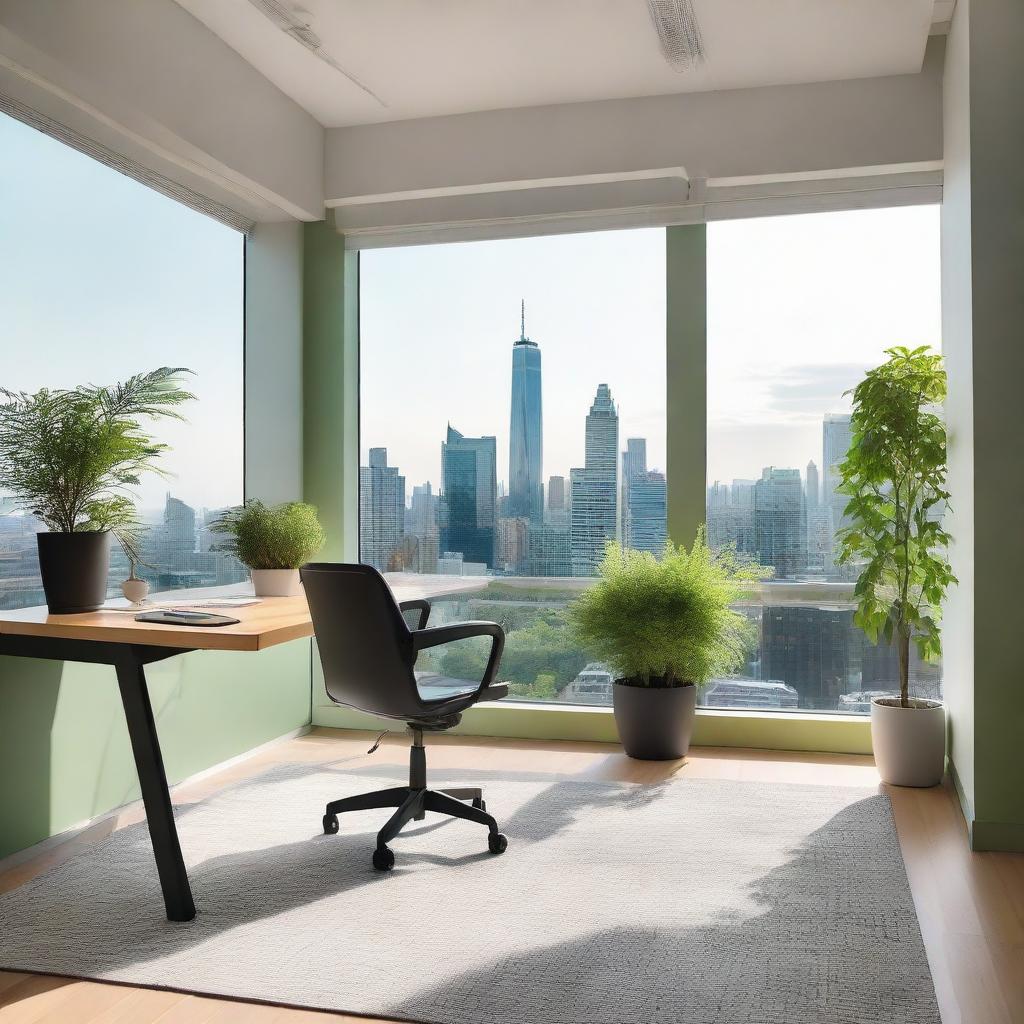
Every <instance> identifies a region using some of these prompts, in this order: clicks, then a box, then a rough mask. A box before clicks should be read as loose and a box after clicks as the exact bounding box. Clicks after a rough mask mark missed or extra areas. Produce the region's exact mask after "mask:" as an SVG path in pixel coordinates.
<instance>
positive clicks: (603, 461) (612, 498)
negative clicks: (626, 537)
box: [569, 384, 622, 576]
mask: <svg viewBox="0 0 1024 1024" xmlns="http://www.w3.org/2000/svg"><path fill="white" fill-rule="evenodd" d="M569 492H570V500H571V502H572V511H571V527H570V534H571V536H570V546H571V551H572V571H573V575H574V576H593V575H594V574H595V573H596V572H597V567H598V565H599V564H600V562H601V559H602V558H603V557H604V548H605V545H606V544H607V543H608V541H617V540H621V539H622V534H621V522H620V514H619V512H620V510H619V498H620V495H619V414H618V412H617V411H616V409H615V403H614V402H613V401H612V395H611V391H609V390H608V385H607V384H599V385H598V388H597V394H596V395H595V396H594V404H593V405H592V406H591V407H590V412H589V413H588V414H587V423H586V432H585V437H584V465H583V467H582V468H577V469H571V470H570V471H569Z"/></svg>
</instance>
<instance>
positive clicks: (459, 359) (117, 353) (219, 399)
mask: <svg viewBox="0 0 1024 1024" xmlns="http://www.w3.org/2000/svg"><path fill="white" fill-rule="evenodd" d="M360 298H361V301H360V325H361V353H360V362H361V375H362V389H361V401H360V406H361V447H362V460H363V464H365V462H366V457H367V450H368V448H369V447H371V446H373V447H377V446H383V447H386V448H388V450H389V456H390V460H391V464H392V465H398V466H399V467H400V469H401V470H402V472H403V473H404V474H405V476H406V478H407V490H408V492H411V488H412V486H413V485H414V484H418V483H422V482H424V481H427V480H430V481H431V482H432V483H433V484H434V486H435V489H436V487H437V486H438V484H439V483H440V480H439V477H440V452H441V442H442V440H443V438H444V435H445V429H446V427H447V425H448V423H451V424H452V426H454V427H455V428H456V429H458V430H460V431H462V432H463V433H464V434H466V435H469V436H479V435H483V434H493V435H495V436H496V438H497V451H498V477H499V480H502V481H504V480H507V478H508V425H509V398H510V389H511V366H512V358H511V349H512V345H513V343H514V342H515V340H516V339H517V338H518V337H519V309H520V301H521V300H525V303H526V332H527V334H528V335H529V336H530V337H531V338H532V339H533V340H534V341H535V342H537V344H538V345H539V346H540V349H541V353H542V359H543V403H544V476H545V478H547V477H548V476H550V475H553V474H558V475H567V474H568V471H569V469H570V468H571V467H573V466H579V465H582V464H583V441H584V423H585V417H586V414H587V411H588V409H589V407H590V403H591V402H592V400H593V397H594V392H595V391H596V389H597V386H598V384H600V383H607V384H608V385H609V387H610V388H611V392H612V396H613V398H614V400H615V402H616V404H617V406H618V408H619V412H620V417H621V420H620V438H621V444H620V447H623V448H624V447H625V439H626V438H627V437H646V438H647V442H648V465H649V467H651V468H659V469H664V468H665V341H664V338H665V233H664V231H663V230H662V229H643V230H634V231H614V232H596V233H588V234H573V235H561V236H551V237H545V238H528V239H514V240H505V241H491V242H468V243H459V244H449V245H432V246H418V247H409V248H395V249H381V250H371V251H367V252H364V253H363V254H362V257H361V297H360ZM939 310H940V306H939V213H938V207H936V206H925V207H904V208H898V209H887V210H861V211H851V212H844V213H827V214H811V215H803V216H790V217H766V218H759V219H749V220H734V221H719V222H713V223H711V224H709V225H708V466H707V476H708V480H709V482H710V481H713V480H726V481H729V480H732V479H734V478H747V479H750V478H754V477H757V476H759V475H760V473H761V470H762V468H763V467H764V466H768V465H775V466H784V467H798V468H800V469H801V470H803V468H804V467H805V466H806V464H807V462H808V460H809V459H814V460H815V461H816V462H818V463H819V464H820V461H821V421H822V417H823V415H824V414H825V413H826V412H835V411H843V410H844V409H848V407H849V404H848V400H846V399H844V398H843V391H845V390H846V389H847V388H850V387H852V386H853V385H854V384H855V383H856V381H857V379H858V377H859V376H860V374H861V373H863V371H864V370H865V369H866V368H868V367H869V366H871V365H874V364H876V363H877V362H879V361H880V360H881V359H882V358H883V351H884V349H885V348H886V347H887V346H889V345H893V344H907V345H917V344H931V345H934V346H938V345H939V341H940V338H939ZM242 321H243V240H242V236H241V235H240V234H239V233H238V232H236V231H234V230H232V229H230V228H227V227H224V226H223V225H221V224H218V223H217V222H215V221H213V220H211V219H209V218H207V217H204V216H202V215H201V214H198V213H194V212H193V211H191V210H188V209H187V208H185V207H183V206H181V205H180V204H178V203H176V202H174V201H173V200H171V199H168V198H166V197H164V196H161V195H159V194H158V193H155V192H153V191H152V190H150V189H148V188H146V187H144V186H142V185H140V184H138V183H136V182H134V181H132V180H131V179H129V178H127V177H125V176H123V175H121V174H118V173H116V172H114V171H112V170H110V169H109V168H106V167H103V166H101V165H100V164H98V163H96V162H95V161H93V160H91V159H89V158H88V157H85V156H83V155H81V154H79V153H76V152H75V151H74V150H71V149H69V148H67V147H66V146H64V145H62V144H60V143H58V142H56V141H54V140H52V139H50V138H48V137H47V136H45V135H43V134H41V133H39V132H36V131H34V130H33V129H31V128H28V127H26V126H24V125H22V124H20V123H19V122H17V121H14V120H13V119H11V118H8V117H5V116H3V115H0V383H2V385H3V386H5V387H9V388H14V389H24V390H35V389H37V388H39V387H43V386H47V387H73V386H75V385H76V384H79V383H81V382H90V383H112V382H114V381H117V380H123V379H124V378H125V377H128V376H130V375H132V374H134V373H138V372H142V371H144V370H148V369H151V368H153V367H156V366H161V365H167V364H171V365H184V366H188V367H190V368H191V369H193V370H194V371H195V376H194V377H193V378H191V380H190V389H191V390H192V391H194V392H195V393H196V394H197V396H198V398H199V400H198V401H197V402H194V403H191V404H190V405H189V407H187V409H186V414H187V416H188V423H185V424H176V423H166V424H160V425H159V427H158V428H157V429H156V431H155V432H156V433H157V435H158V437H159V438H160V439H161V440H164V441H167V442H168V443H169V444H171V446H172V451H171V452H170V453H169V454H168V455H167V456H166V457H165V458H164V459H163V464H164V466H165V467H166V468H167V470H168V471H169V472H170V473H171V474H172V476H171V479H170V480H167V481H164V480H161V479H159V478H155V477H154V478H150V479H149V480H147V481H146V482H145V483H144V485H143V487H142V489H141V504H142V506H143V507H144V508H146V509H153V508H157V507H160V506H162V504H163V495H164V493H165V492H166V491H167V490H171V491H172V492H173V493H174V494H175V495H177V496H179V497H181V498H182V499H183V500H184V501H186V502H188V503H189V504H190V505H193V506H195V507H218V506H221V505H226V504H231V503H234V502H237V501H239V500H240V499H241V495H242V463H243V459H242V443H243V436H242V432H243V423H242V398H243V395H242V351H243V347H242V330H243V322H242ZM211 439H213V443H212V442H211Z"/></svg>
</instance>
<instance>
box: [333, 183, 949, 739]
mask: <svg viewBox="0 0 1024 1024" xmlns="http://www.w3.org/2000/svg"><path fill="white" fill-rule="evenodd" d="M874 198H875V197H869V198H864V197H858V201H854V202H851V203H849V204H845V203H844V204H840V205H838V206H834V205H832V204H825V205H824V206H822V205H821V204H817V203H809V204H806V205H804V204H800V206H801V208H799V209H794V208H790V207H786V208H785V209H777V210H776V209H764V208H762V209H757V208H753V209H746V208H745V209H743V210H742V211H739V210H737V211H735V212H733V213H732V216H740V217H743V218H745V219H746V218H752V217H758V216H773V215H776V214H783V213H785V214H793V213H817V212H831V211H832V210H833V209H859V208H866V207H872V208H880V209H884V208H890V207H898V206H903V205H934V204H935V202H936V197H935V196H933V195H932V194H931V193H930V192H927V193H922V194H921V195H920V196H917V197H915V200H916V201H913V202H910V203H908V202H906V201H903V202H896V201H893V198H892V197H888V196H880V197H877V199H878V200H882V201H871V200H872V199H874ZM904 198H905V197H904ZM885 199H888V201H884V200H885ZM725 216H726V217H728V216H729V214H725ZM708 219H714V218H713V217H712V218H708ZM625 226H627V225H623V224H616V225H615V227H616V228H620V229H621V228H622V227H625ZM637 226H640V225H639V224H638V225H637ZM644 226H650V225H644ZM545 228H546V233H552V234H555V233H560V226H559V225H557V224H551V223H549V224H546V225H545ZM561 228H562V230H577V231H578V230H579V226H578V224H574V225H572V227H571V228H570V227H569V224H568V223H567V224H566V225H563V226H561ZM664 231H665V253H666V260H665V274H666V282H665V284H666V293H665V301H666V338H665V359H666V379H665V386H666V394H665V403H666V404H665V408H666V477H667V517H668V535H669V537H670V538H671V539H672V540H673V541H674V542H676V543H685V544H687V545H689V544H690V543H692V541H693V538H694V537H695V536H696V532H697V529H698V528H699V526H700V525H701V524H703V523H704V521H705V519H706V499H707V492H706V487H707V481H706V476H707V219H702V220H699V221H691V222H687V223H681V224H671V225H668V226H665V227H664ZM530 233H533V232H530ZM538 233H540V232H538ZM487 237H493V238H494V239H499V238H503V237H509V235H507V234H505V233H502V232H500V231H495V232H494V234H493V236H492V235H488V236H487ZM418 241H422V242H427V241H439V239H422V240H421V239H414V238H409V239H408V240H406V239H402V240H394V239H388V240H387V241H386V243H385V244H388V245H394V244H403V242H404V243H405V244H409V245H412V244H416V243H417V242H418ZM345 244H346V247H347V248H348V251H347V252H346V275H345V276H346V281H345V284H346V330H345V336H344V347H345V350H346V353H347V357H348V358H349V359H351V360H354V362H355V365H356V367H358V350H359V330H358V287H359V284H358V282H359V269H358V261H359V251H360V249H361V248H370V247H373V242H372V240H370V239H368V238H363V237H361V238H358V239H350V240H348V241H347V242H346V243H345ZM350 288H351V289H353V292H349V289H350ZM353 293H354V294H353ZM350 306H352V307H354V311H353V315H351V316H349V315H348V312H349V309H348V307H350ZM357 376H358V373H357ZM353 390H354V392H355V395H354V401H355V409H356V414H355V425H356V429H355V430H354V431H348V432H346V433H345V434H344V435H343V436H344V437H345V442H344V446H343V447H344V449H345V455H344V464H345V466H346V467H347V468H348V472H347V473H346V480H345V483H346V486H345V490H346V491H347V492H348V493H349V494H351V495H352V505H353V506H355V509H356V514H355V515H354V516H353V517H352V518H353V519H354V529H352V530H348V531H346V540H345V549H346V552H347V553H348V557H357V552H358V551H359V540H360V538H359V517H358V512H357V510H358V494H359V471H358V466H359V453H360V452H361V450H362V446H361V441H362V439H361V436H360V432H361V417H360V416H359V412H358V409H359V401H360V398H361V392H362V388H361V381H358V380H357V383H356V386H355V387H354V389H353ZM320 691H321V696H320V699H319V700H317V701H316V702H315V706H314V713H313V724H314V725H326V726H336V727H343V728H365V729H371V728H374V727H375V720H373V719H371V718H370V717H369V716H366V715H363V714H361V713H360V712H357V711H354V710H352V709H349V708H341V707H339V706H338V705H336V704H333V703H332V702H331V701H330V700H329V699H328V698H327V696H326V693H325V692H323V688H322V686H321V687H320ZM612 714H613V713H612V710H611V708H605V707H590V706H585V705H566V704H554V703H552V704H548V703H543V702H537V701H534V702H530V701H508V700H506V701H504V702H502V703H501V704H500V705H494V706H493V707H487V708H473V709H470V711H468V712H467V713H466V715H465V719H464V722H463V724H462V725H461V726H460V727H458V728H457V729H456V730H454V731H455V732H461V733H465V734H470V735H485V736H520V737H527V738H538V739H568V740H596V741H605V742H614V741H616V739H617V736H616V734H615V728H614V723H613V718H612ZM694 742H695V743H697V744H703V745H707V744H711V745H720V746H753V747H766V748H774V749H791V750H820V751H830V752H834V753H843V754H870V752H871V744H870V716H867V715H864V716H857V715H848V714H842V713H840V712H814V711H799V712H792V711H783V710H771V709H764V710H760V709H759V710H751V709H719V708H701V707H698V709H697V726H696V733H695V737H694Z"/></svg>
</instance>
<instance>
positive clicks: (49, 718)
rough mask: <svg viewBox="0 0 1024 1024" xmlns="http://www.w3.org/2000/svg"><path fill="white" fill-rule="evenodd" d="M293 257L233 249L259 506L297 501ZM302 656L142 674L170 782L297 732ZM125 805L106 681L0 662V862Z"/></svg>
mask: <svg viewBox="0 0 1024 1024" xmlns="http://www.w3.org/2000/svg"><path fill="white" fill-rule="evenodd" d="M302 255H303V251H302V236H301V229H300V228H298V227H292V226H291V225H270V226H266V227H264V226H260V227H257V229H256V230H255V232H254V233H253V235H252V237H251V238H249V239H247V241H246V425H245V427H246V429H245V433H246V488H247V494H248V495H249V496H252V497H263V498H266V499H268V500H272V501H280V500H285V499H288V498H297V497H299V495H300V493H301V492H300V491H299V487H300V481H301V474H300V473H298V472H296V467H300V466H301V463H302V437H301V433H300V430H299V429H297V427H296V423H297V421H298V417H299V406H300V403H301V386H302V378H301V369H302V365H301V360H302V353H301V347H300V338H301V334H302V313H303V311H302V306H301V291H300V288H299V286H298V282H299V281H300V275H301V269H302V267H301V261H302ZM268 296H274V297H275V300H274V302H273V304H272V305H268V299H267V297H268ZM311 654H312V652H311V645H310V642H309V641H308V640H299V641H295V642H294V643H291V644H284V645H282V646H280V647H276V648H271V649H270V650H267V651H264V652H261V653H258V654H256V653H251V654H250V653H223V652H205V651H204V652H196V653H193V654H187V655H183V656H181V657H178V658H172V659H170V660H169V661H166V662H161V663H158V664H156V665H152V666H149V667H147V669H146V674H147V678H148V679H149V682H150V691H151V693H152V700H153V707H154V712H155V714H156V716H157V725H158V729H159V732H160V739H161V744H162V746H163V753H164V761H165V765H166V768H167V775H168V778H169V779H170V781H171V782H172V783H175V782H179V781H181V780H182V779H184V778H186V777H188V776H189V775H193V774H195V773H197V772H200V771H203V770H204V769H206V768H208V767H210V766H211V765H214V764H217V763H218V762H221V761H224V760H227V759H229V758H232V757H236V756H237V755H239V754H242V753H244V752H245V751H247V750H249V749H251V748H252V747H255V746H259V745H260V744H261V743H266V742H268V741H269V740H272V739H275V738H276V737H278V736H282V735H284V734H286V733H288V732H292V731H293V730H295V729H298V728H301V727H303V726H305V725H307V724H308V723H309V720H310V674H311V672H310V662H311ZM137 797H138V789H137V784H136V780H135V765H134V762H133V760H132V756H131V751H130V749H129V745H128V735H127V731H126V729H125V725H124V715H123V712H122V710H121V705H120V700H119V697H118V692H117V683H116V681H115V678H114V673H113V670H112V669H110V668H106V667H104V666H95V665H79V664H70V663H67V664H64V663H60V662H44V661H35V660H28V659H23V658H0V857H3V856H5V855H6V854H9V853H11V852H13V851H16V850H20V849H23V848H24V847H26V846H30V845H31V844H33V843H36V842H39V841H40V840H41V839H45V838H46V837H47V836H49V835H53V834H54V833H56V832H60V831H61V830H63V829H66V828H68V827H69V826H71V825H74V824H76V823H77V822H81V821H85V820H87V819H88V818H90V817H93V816H95V815H98V814H102V813H104V812H106V811H108V810H110V809H112V808H114V807H117V806H119V805H121V804H123V803H125V802H126V801H130V800H134V799H136V798H137Z"/></svg>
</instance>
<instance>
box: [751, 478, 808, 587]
mask: <svg viewBox="0 0 1024 1024" xmlns="http://www.w3.org/2000/svg"><path fill="white" fill-rule="evenodd" d="M754 543H755V545H756V548H757V560H758V561H759V562H760V563H761V564H762V565H771V566H774V567H775V575H776V576H778V577H780V578H783V579H785V578H787V577H789V578H792V577H793V576H796V575H797V574H798V573H800V572H803V571H804V569H805V568H806V565H807V520H806V517H805V514H804V494H803V483H802V481H801V480H800V470H799V469H776V468H775V467H774V466H768V467H766V468H765V470H764V472H763V473H762V474H761V479H760V480H758V481H757V483H756V484H755V485H754Z"/></svg>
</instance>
